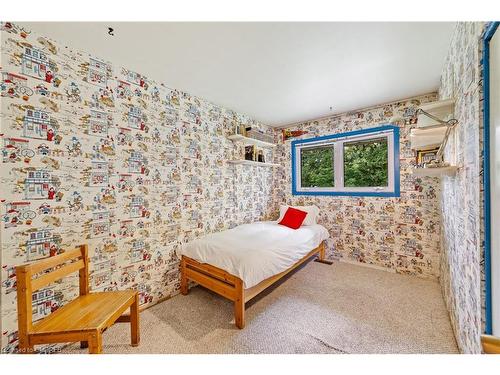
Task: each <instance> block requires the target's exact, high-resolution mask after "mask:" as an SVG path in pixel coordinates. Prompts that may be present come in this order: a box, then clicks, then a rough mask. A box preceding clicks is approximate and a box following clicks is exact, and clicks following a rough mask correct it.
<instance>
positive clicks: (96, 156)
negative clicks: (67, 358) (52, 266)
mask: <svg viewBox="0 0 500 375" xmlns="http://www.w3.org/2000/svg"><path fill="white" fill-rule="evenodd" d="M0 25H1V29H2V30H1V43H2V44H1V63H0V67H1V69H0V74H1V77H0V78H1V80H0V93H1V117H0V120H1V131H0V134H1V139H0V142H1V145H0V147H1V149H2V164H1V171H0V180H1V186H2V190H1V196H0V199H1V206H0V207H1V218H2V223H1V229H0V230H1V260H2V271H1V282H2V288H1V293H2V295H1V301H2V305H1V309H2V321H1V323H2V324H1V331H2V345H1V346H2V351H3V352H14V351H15V350H16V346H17V313H16V279H15V268H14V267H15V266H16V265H19V264H23V263H26V262H31V261H34V260H37V259H42V258H46V257H50V256H53V255H56V254H58V253H60V252H61V251H63V249H67V248H70V247H71V246H74V245H77V244H80V243H82V242H85V243H88V244H89V250H90V257H91V278H90V280H91V289H93V290H100V291H103V290H113V289H127V288H134V289H136V290H138V291H139V293H140V302H141V304H142V305H148V304H154V303H156V302H158V301H160V300H162V299H164V298H168V297H169V296H172V295H174V294H176V293H177V292H178V289H179V272H178V258H177V256H176V253H175V251H176V249H177V247H178V246H179V244H181V243H182V242H185V241H189V240H191V239H193V238H196V237H199V236H201V235H203V234H205V233H210V232H214V231H220V230H223V229H227V228H230V227H234V226H236V225H238V224H241V223H244V222H251V221H257V220H262V219H266V218H268V217H270V216H271V215H272V214H273V212H272V209H273V206H272V204H271V202H270V200H271V197H272V195H271V187H272V179H273V175H272V171H271V169H270V168H267V167H253V166H250V167H249V166H242V165H232V164H229V163H226V160H229V159H241V158H243V151H244V150H243V146H242V145H241V144H235V143H233V142H232V141H230V140H228V139H227V138H226V137H227V135H229V134H230V133H232V130H233V129H234V127H235V126H236V125H238V124H240V123H243V124H249V125H250V126H252V127H253V128H260V129H261V130H263V131H265V132H268V133H269V134H273V131H272V130H271V129H269V128H267V127H265V126H264V125H262V124H259V123H257V122H255V121H253V120H251V119H249V118H247V117H246V116H244V115H241V114H237V113H235V112H233V111H231V110H227V109H224V108H221V107H219V106H216V105H214V104H211V103H208V102H206V101H205V100H203V99H200V98H197V97H194V96H191V95H189V94H187V93H184V92H180V91H177V90H172V89H169V88H167V87H166V86H165V85H163V84H162V83H159V82H156V81H154V80H152V79H151V78H149V77H146V76H144V75H142V74H139V73H136V72H133V71H130V70H128V69H126V68H123V67H119V66H115V65H113V64H111V63H110V62H107V61H104V60H102V59H100V58H96V57H94V56H90V55H88V54H86V53H82V52H80V51H75V50H72V49H70V48H67V47H65V46H62V45H59V44H57V43H56V42H54V41H52V40H50V39H47V38H45V37H41V36H36V35H34V34H33V33H31V32H29V31H26V30H23V29H21V28H19V27H18V26H17V25H16V24H13V23H2V24H0ZM270 152H272V151H270ZM271 159H272V155H271V154H270V153H269V151H268V155H266V160H271ZM76 286H77V277H76V276H75V277H70V278H68V279H65V280H64V281H63V282H61V283H56V284H53V285H51V286H49V287H47V288H44V289H42V290H40V291H37V292H36V293H34V294H33V317H34V319H35V320H37V319H40V318H43V317H44V316H46V315H47V314H49V313H50V312H51V311H54V310H55V309H57V308H58V307H59V306H61V305H62V304H64V303H65V302H66V301H68V300H71V299H72V298H73V297H74V296H75V295H76V293H77V290H78V288H77V287H76ZM42 350H45V351H50V350H51V346H47V347H44V348H42Z"/></svg>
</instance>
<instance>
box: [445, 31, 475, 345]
mask: <svg viewBox="0 0 500 375" xmlns="http://www.w3.org/2000/svg"><path fill="white" fill-rule="evenodd" d="M483 29H484V23H482V22H467V23H464V22H460V23H458V24H457V28H456V30H455V32H454V35H453V39H452V41H451V47H450V51H449V53H448V57H447V58H446V62H445V65H444V68H443V73H442V77H441V87H440V90H439V96H440V98H442V99H447V98H454V99H455V118H457V119H458V120H459V124H458V126H457V128H456V130H455V132H454V133H455V134H454V136H453V137H451V138H450V143H449V144H448V147H447V150H446V154H445V158H446V159H447V160H450V161H452V162H455V163H456V165H458V166H459V167H460V169H459V171H458V173H457V174H456V176H453V177H445V178H443V187H442V190H443V192H442V195H441V205H442V216H443V223H442V227H443V228H442V232H443V242H442V247H443V251H442V256H441V270H440V280H441V285H442V289H443V294H444V297H445V301H446V304H447V306H448V309H449V311H450V317H451V321H452V326H453V329H454V331H455V336H456V338H457V343H458V346H459V348H460V349H461V351H462V352H465V353H480V352H481V344H480V334H481V332H482V328H481V325H482V324H481V319H482V315H483V314H484V308H483V307H482V306H481V305H482V304H483V306H484V299H482V298H481V290H483V289H484V288H483V286H482V285H481V280H482V279H483V278H484V275H482V272H483V269H482V268H483V267H482V243H483V238H482V237H481V236H482V234H481V232H482V230H483V228H482V226H483V224H482V199H483V198H482V193H481V192H482V190H483V189H482V186H481V184H482V164H481V154H482V82H481V79H482V77H481V74H482V71H481V69H482V68H481V54H480V53H481V51H480V48H481V43H480V38H481V34H482V32H483Z"/></svg>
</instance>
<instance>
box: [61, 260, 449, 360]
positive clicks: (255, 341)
mask: <svg viewBox="0 0 500 375" xmlns="http://www.w3.org/2000/svg"><path fill="white" fill-rule="evenodd" d="M232 314H233V306H232V304H231V303H230V302H229V301H228V300H225V299H224V298H222V297H219V296H218V295H216V294H214V293H212V292H210V291H208V290H206V289H203V288H201V287H195V288H193V289H191V291H190V294H189V295H188V296H182V295H178V296H176V297H173V298H172V299H170V300H168V301H165V302H162V303H160V304H158V305H156V306H153V307H151V308H149V309H147V310H145V311H144V312H142V313H141V345H140V346H139V347H137V348H133V347H131V346H129V342H130V336H129V325H128V324H116V325H115V326H113V327H111V328H110V329H109V330H108V331H107V332H105V333H104V343H103V346H104V347H103V351H104V353H333V354H334V353H457V346H456V343H455V339H454V336H453V333H452V329H451V325H450V321H449V318H448V314H447V312H446V308H445V305H444V302H443V299H442V297H441V292H440V289H439V284H438V283H437V282H436V281H430V280H422V279H419V278H416V277H411V276H404V275H398V274H394V273H389V272H385V271H379V270H375V269H371V268H367V267H361V266H356V265H351V264H347V263H339V262H335V263H334V264H333V265H332V266H328V265H325V264H320V263H317V262H309V263H307V264H306V265H305V266H304V267H302V268H301V269H299V270H298V271H297V272H294V273H292V274H291V276H289V277H287V278H286V279H285V280H284V281H283V282H281V283H280V284H279V285H277V286H274V287H271V288H270V290H268V291H265V292H264V293H263V294H262V295H261V296H259V297H257V298H255V299H254V300H253V301H250V302H249V303H247V315H246V318H247V321H246V327H245V329H243V330H239V329H237V328H236V327H235V326H234V325H233V324H232V320H233V315H232ZM63 352H64V353H85V352H86V350H81V349H80V348H79V346H77V345H76V344H73V345H71V346H69V347H67V348H66V349H65V350H64V351H63Z"/></svg>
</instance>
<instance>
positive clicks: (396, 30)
mask: <svg viewBox="0 0 500 375" xmlns="http://www.w3.org/2000/svg"><path fill="white" fill-rule="evenodd" d="M20 24H22V25H24V26H26V27H27V28H28V29H31V30H33V32H35V33H39V34H41V35H44V36H47V37H50V38H52V39H55V40H57V41H59V42H62V43H63V44H65V45H67V46H69V47H71V48H76V49H81V50H84V51H87V52H90V53H92V54H94V55H96V56H98V57H101V58H103V59H106V60H110V61H111V62H113V63H115V64H119V65H122V66H124V67H127V68H129V69H132V70H134V71H138V72H140V73H143V74H145V75H146V76H149V77H151V78H152V79H155V80H158V81H161V82H164V83H165V84H166V85H167V86H169V87H172V88H177V89H180V90H183V91H187V92H189V93H191V94H194V95H197V96H200V97H203V98H205V99H208V100H210V101H212V102H214V103H216V104H219V105H222V106H225V107H227V108H230V109H233V110H235V111H238V112H241V113H245V114H248V115H250V116H251V117H253V118H255V119H257V120H259V121H262V122H264V123H267V124H269V125H274V126H279V125H284V124H289V123H294V122H298V121H302V120H309V119H314V118H318V117H322V116H326V115H329V114H334V113H340V112H345V111H349V110H354V109H359V108H362V107H367V106H372V105H376V104H381V103H385V102H389V101H392V100H398V99H402V98H407V97H410V96H413V95H418V94H422V93H427V92H430V91H433V90H435V89H437V88H438V85H439V77H440V73H441V68H442V66H443V63H444V59H445V56H446V53H447V51H448V47H449V43H450V39H451V34H452V32H453V29H454V23H450V22H448V23H430V22H423V23H355V22H332V23H306V22H302V23H300V22H297V23H279V22H272V23H218V22H212V23H193V22H190V23H172V22H157V23H152V22H140V23H132V22H118V23H117V22H112V23H96V22H86V23H83V22H79V23H70V22H59V23H54V22H36V23H35V22H20ZM108 27H113V28H114V36H110V35H108V33H107V32H108ZM330 107H332V110H330Z"/></svg>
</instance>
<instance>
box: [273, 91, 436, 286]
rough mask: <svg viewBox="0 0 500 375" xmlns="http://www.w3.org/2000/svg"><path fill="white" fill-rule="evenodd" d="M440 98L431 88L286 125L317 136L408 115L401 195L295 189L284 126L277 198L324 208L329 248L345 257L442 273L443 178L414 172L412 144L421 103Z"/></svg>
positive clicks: (403, 138)
mask: <svg viewBox="0 0 500 375" xmlns="http://www.w3.org/2000/svg"><path fill="white" fill-rule="evenodd" d="M435 100H437V95H436V94H435V93H431V94H428V95H423V96H419V97H416V98H412V99H407V100H404V101H399V102H395V103H390V104H386V105H383V106H378V107H374V108H368V109H364V110H361V111H356V112H350V113H343V114H339V115H335V116H332V117H329V118H324V119H320V120H317V121H308V122H305V123H302V124H297V125H295V126H293V127H291V128H288V129H286V134H290V135H295V136H296V137H305V138H309V137H316V136H321V135H327V134H335V133H343V132H347V131H352V130H358V129H366V128H372V127H377V126H380V125H383V124H388V123H389V120H390V119H391V118H392V117H393V116H396V117H402V118H403V119H404V124H403V123H401V124H398V125H399V126H400V144H401V147H400V165H401V196H400V197H399V198H385V197H384V198H380V197H342V196H339V197H332V196H303V195H292V193H291V160H290V159H291V153H290V148H291V141H292V140H293V139H297V138H289V137H283V134H285V132H283V131H282V130H278V131H277V132H276V133H277V137H276V138H277V139H279V145H278V147H277V151H275V155H276V160H275V161H276V162H277V163H280V164H282V165H284V166H285V167H284V168H283V169H277V170H276V172H275V173H276V174H277V175H276V176H275V181H276V184H277V185H278V186H277V188H276V189H274V199H275V200H276V201H277V202H279V203H281V204H292V205H301V204H315V205H317V206H318V207H319V208H320V219H319V223H320V224H322V225H324V226H325V227H326V228H327V229H328V231H329V233H330V238H329V239H328V240H327V252H328V255H329V256H330V257H333V258H337V259H340V260H343V261H350V262H356V263H363V264H366V265H370V266H374V267H378V268H383V269H386V270H393V271H396V272H398V273H403V274H409V275H416V276H420V277H427V278H437V276H438V274H439V242H440V223H441V219H440V212H439V204H438V203H439V202H438V195H439V191H440V185H439V180H438V179H436V178H430V177H423V178H420V177H418V178H417V177H414V176H413V175H412V173H411V171H410V168H411V167H413V166H415V155H414V151H412V150H411V149H410V140H409V131H410V127H411V126H412V125H413V124H415V123H416V117H415V116H414V114H415V110H416V108H417V107H418V106H419V105H420V104H421V103H425V102H430V101H435Z"/></svg>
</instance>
